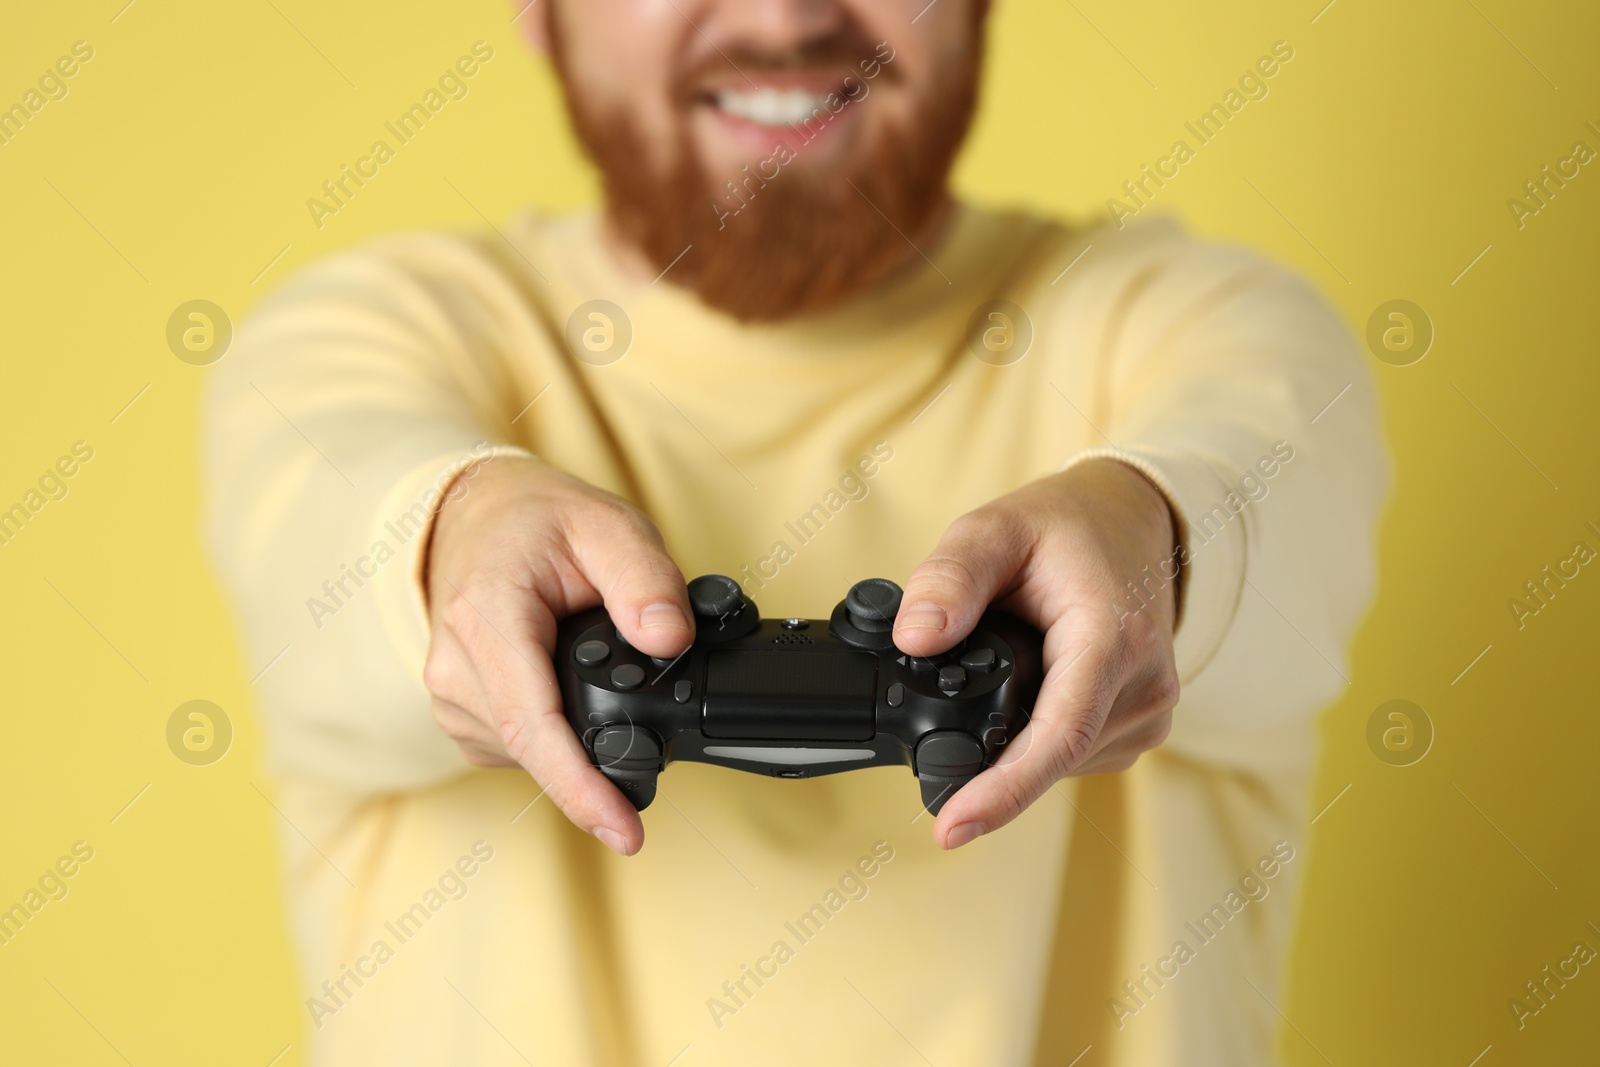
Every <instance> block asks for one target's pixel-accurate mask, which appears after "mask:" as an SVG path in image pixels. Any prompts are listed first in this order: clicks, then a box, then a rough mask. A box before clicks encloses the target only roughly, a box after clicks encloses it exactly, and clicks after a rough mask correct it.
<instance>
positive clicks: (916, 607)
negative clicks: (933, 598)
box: [900, 601, 950, 630]
mask: <svg viewBox="0 0 1600 1067" xmlns="http://www.w3.org/2000/svg"><path fill="white" fill-rule="evenodd" d="M949 621H950V619H949V616H947V615H946V614H945V613H944V609H943V608H941V607H940V606H939V605H937V604H929V603H927V602H926V601H924V602H922V603H920V604H913V605H911V606H910V607H909V608H907V609H906V610H905V611H903V612H901V613H900V629H902V630H942V629H944V627H945V623H947V622H949Z"/></svg>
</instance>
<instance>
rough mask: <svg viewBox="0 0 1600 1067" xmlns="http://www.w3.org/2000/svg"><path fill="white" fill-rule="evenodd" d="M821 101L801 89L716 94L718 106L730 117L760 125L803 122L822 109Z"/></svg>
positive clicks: (726, 91)
mask: <svg viewBox="0 0 1600 1067" xmlns="http://www.w3.org/2000/svg"><path fill="white" fill-rule="evenodd" d="M822 100H823V98H822V97H821V96H818V95H816V94H814V93H808V92H806V91H805V90H804V89H789V90H786V91H783V92H780V91H778V90H777V89H756V90H754V91H753V92H735V91H734V90H731V89H725V90H723V91H722V92H720V93H718V94H717V106H718V107H719V108H721V109H722V110H723V111H725V112H727V113H728V114H730V115H737V116H738V117H739V118H742V119H749V120H750V121H751V122H758V123H760V124H761V125H763V126H792V125H794V124H796V123H799V122H804V121H805V120H806V119H808V118H810V117H811V115H812V113H813V112H815V111H817V110H818V109H820V108H823V107H824V104H823V102H822Z"/></svg>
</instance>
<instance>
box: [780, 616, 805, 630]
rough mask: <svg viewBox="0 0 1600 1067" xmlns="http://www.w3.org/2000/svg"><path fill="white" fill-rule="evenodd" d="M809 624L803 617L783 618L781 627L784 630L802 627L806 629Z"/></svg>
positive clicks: (800, 628) (801, 628)
mask: <svg viewBox="0 0 1600 1067" xmlns="http://www.w3.org/2000/svg"><path fill="white" fill-rule="evenodd" d="M810 625H811V624H810V623H809V622H807V621H806V620H805V619H784V620H783V628H784V629H785V630H804V629H807V628H808V627H809V626H810Z"/></svg>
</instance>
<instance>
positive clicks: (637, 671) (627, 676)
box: [611, 663, 644, 690]
mask: <svg viewBox="0 0 1600 1067" xmlns="http://www.w3.org/2000/svg"><path fill="white" fill-rule="evenodd" d="M611 684H612V685H613V686H615V687H616V688H618V689H623V690H627V689H637V688H639V687H640V686H641V685H643V684H644V668H643V667H641V666H639V665H638V664H637V663H624V664H623V665H622V666H620V667H613V668H611Z"/></svg>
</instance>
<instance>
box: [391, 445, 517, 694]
mask: <svg viewBox="0 0 1600 1067" xmlns="http://www.w3.org/2000/svg"><path fill="white" fill-rule="evenodd" d="M497 456H522V457H525V458H530V459H531V458H533V453H531V452H529V451H527V450H526V449H523V448H518V447H516V446H515V445H490V444H489V443H488V442H487V441H482V440H480V441H477V442H475V443H474V444H472V445H471V446H470V447H467V448H465V449H463V450H460V451H457V452H453V453H447V454H443V455H439V456H436V457H435V458H434V459H432V460H430V461H428V462H427V463H424V464H421V465H419V466H417V467H415V468H413V469H412V471H411V472H410V473H409V474H407V475H406V476H405V477H403V478H401V479H400V480H399V481H398V482H396V483H395V485H394V487H393V488H392V489H391V490H390V491H389V493H388V495H387V496H385V497H384V500H383V503H382V504H381V505H380V506H379V509H378V515H377V518H376V519H375V520H374V524H373V529H372V537H373V539H374V542H375V543H377V542H382V543H385V544H389V545H396V544H398V545H399V549H398V551H399V553H400V554H401V555H403V557H404V562H405V566H404V567H403V568H396V569H395V573H394V574H393V580H388V581H380V582H379V583H377V585H376V589H375V592H376V595H377V602H378V615H379V617H380V618H381V619H382V620H383V627H384V631H385V633H386V635H387V636H388V638H389V641H390V643H391V644H392V645H393V647H394V649H395V651H396V653H397V654H398V655H399V656H400V658H401V660H402V661H403V662H404V663H405V665H406V667H407V669H408V670H410V671H411V673H412V675H413V676H414V677H416V678H418V679H419V680H420V679H421V677H422V665H423V663H424V662H425V661H426V659H427V655H428V640H429V638H430V636H431V633H432V630H431V625H430V621H429V618H428V597H427V586H426V585H425V584H424V578H425V573H424V572H425V570H426V567H427V562H428V545H429V543H430V542H431V541H432V540H433V524H434V521H435V520H436V519H437V518H438V515H439V508H440V506H441V505H442V504H443V503H444V501H445V500H446V499H447V498H450V499H453V498H454V494H456V493H457V492H458V488H457V487H456V484H455V483H456V480H457V478H461V477H462V476H463V475H465V477H466V478H470V477H471V476H472V474H470V473H467V472H468V471H469V470H470V469H471V468H474V467H476V465H477V464H479V463H482V462H484V461H485V460H489V459H493V458H495V457H497ZM473 473H475V472H473ZM463 480H465V479H463Z"/></svg>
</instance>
